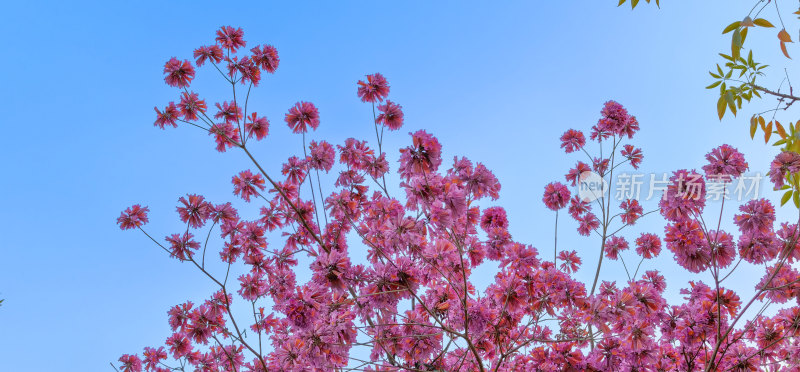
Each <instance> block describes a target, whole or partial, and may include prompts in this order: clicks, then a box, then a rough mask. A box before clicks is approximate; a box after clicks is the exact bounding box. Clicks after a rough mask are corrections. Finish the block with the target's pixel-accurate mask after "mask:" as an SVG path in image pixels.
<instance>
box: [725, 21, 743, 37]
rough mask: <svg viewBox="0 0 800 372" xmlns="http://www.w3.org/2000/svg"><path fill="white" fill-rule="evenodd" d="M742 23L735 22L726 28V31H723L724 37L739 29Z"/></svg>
mask: <svg viewBox="0 0 800 372" xmlns="http://www.w3.org/2000/svg"><path fill="white" fill-rule="evenodd" d="M741 23H742V22H740V21H736V22H733V23H731V24H729V25H728V27H725V29H724V30H722V34H723V35H724V34H727V33H728V32H731V31H733V30H735V29H737V28H738V27H739V25H740V24H741Z"/></svg>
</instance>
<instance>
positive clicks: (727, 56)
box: [719, 53, 733, 62]
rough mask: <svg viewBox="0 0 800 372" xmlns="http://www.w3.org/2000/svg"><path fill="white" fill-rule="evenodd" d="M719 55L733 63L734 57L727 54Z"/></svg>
mask: <svg viewBox="0 0 800 372" xmlns="http://www.w3.org/2000/svg"><path fill="white" fill-rule="evenodd" d="M719 55H720V56H722V58H725V59H727V60H728V61H731V62H733V57H731V56H729V55H727V54H723V53H719Z"/></svg>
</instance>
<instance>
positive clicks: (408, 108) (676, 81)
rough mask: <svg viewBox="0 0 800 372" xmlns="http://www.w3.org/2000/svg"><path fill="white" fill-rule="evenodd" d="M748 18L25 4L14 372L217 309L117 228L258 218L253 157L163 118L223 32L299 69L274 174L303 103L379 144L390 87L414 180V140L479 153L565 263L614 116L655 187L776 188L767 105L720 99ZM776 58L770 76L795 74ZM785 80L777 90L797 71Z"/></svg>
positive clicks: (286, 79) (197, 286)
mask: <svg viewBox="0 0 800 372" xmlns="http://www.w3.org/2000/svg"><path fill="white" fill-rule="evenodd" d="M397 3H398V4H400V2H397ZM748 4H749V2H732V1H725V0H714V1H703V2H691V4H688V2H684V1H675V0H665V1H662V9H661V10H657V9H656V8H655V7H654V6H652V5H651V6H647V5H646V4H643V5H642V6H640V8H638V9H636V10H635V11H633V12H632V11H631V10H630V9H629V8H617V7H616V6H615V5H616V1H615V0H602V1H601V0H592V1H548V2H534V1H514V2H511V1H509V2H471V1H437V2H430V1H404V2H402V5H392V3H391V2H388V1H381V2H374V1H361V2H347V1H335V2H334V1H329V2H317V3H303V4H301V2H299V1H292V2H280V3H274V2H264V1H260V2H254V3H253V4H251V5H244V4H242V3H227V2H188V1H184V2H149V1H140V2H125V3H123V2H115V4H114V5H104V4H102V3H99V2H98V3H94V4H90V3H83V2H49V3H44V2H35V3H34V2H20V1H17V2H8V3H6V4H4V5H3V8H4V9H3V12H2V15H0V31H2V34H3V35H4V38H3V40H4V42H3V53H4V55H5V56H6V57H4V58H2V61H0V67H2V68H0V85H1V86H2V89H0V100H2V102H3V105H2V108H0V110H2V116H0V117H2V121H0V125H1V126H2V129H3V133H5V136H6V137H5V138H6V140H5V141H4V146H2V147H0V154H1V155H2V159H3V165H2V173H3V177H2V181H0V191H2V192H0V205H2V208H0V232H2V240H0V298H5V299H6V301H5V303H4V304H3V305H2V307H0V345H2V347H0V371H52V370H59V371H107V370H110V366H109V365H108V362H110V361H114V362H116V359H117V358H118V357H119V356H120V355H121V354H123V353H133V352H136V353H140V352H141V349H142V347H144V346H150V345H159V344H162V343H163V341H164V339H165V338H166V337H167V336H168V335H169V329H168V325H167V318H166V311H167V309H168V308H169V307H170V306H172V305H174V304H177V303H179V302H183V301H185V300H187V299H189V300H194V301H195V302H197V301H199V300H201V299H203V298H205V297H206V296H207V295H208V294H210V293H211V292H212V290H213V287H212V286H211V283H209V282H208V281H207V280H205V278H203V277H202V276H201V274H199V273H198V272H196V271H195V270H193V269H192V268H190V267H189V266H188V265H182V264H180V263H178V262H177V261H175V260H172V259H169V258H167V257H166V256H165V254H164V252H162V251H161V250H160V249H158V248H157V247H155V246H153V245H152V244H151V243H150V242H148V241H147V240H146V238H144V237H143V236H141V234H139V233H135V232H131V231H127V232H122V231H120V230H119V229H118V228H117V226H116V224H115V219H116V217H117V216H118V215H119V212H120V211H121V210H122V209H124V208H125V207H127V206H129V205H131V204H134V203H142V204H145V205H149V206H150V208H151V210H152V213H151V215H150V217H151V223H150V224H149V230H150V231H151V232H152V233H153V234H155V235H156V236H164V235H167V234H168V233H173V232H175V231H177V230H178V229H179V221H178V219H177V215H176V213H175V206H176V203H177V198H178V197H180V196H182V195H184V194H185V193H187V192H190V193H201V194H204V195H206V196H207V197H208V198H209V199H210V200H211V201H213V202H223V201H229V200H230V201H235V202H236V205H237V206H241V207H242V208H243V209H242V211H243V215H244V216H245V217H246V218H247V217H249V218H253V217H254V215H253V214H249V215H248V213H250V212H251V211H253V206H244V204H243V203H242V202H241V201H238V200H234V197H233V195H232V194H231V191H232V187H231V185H230V177H231V176H232V175H233V174H235V173H237V172H239V171H241V170H243V169H247V168H248V167H249V166H248V164H247V162H246V159H244V158H243V156H242V155H241V154H238V153H225V154H219V153H217V152H216V151H215V150H214V149H213V143H212V139H211V138H210V137H208V136H207V135H205V134H203V133H201V132H200V131H197V130H192V129H189V128H180V129H177V130H167V131H161V130H158V129H157V128H154V127H153V124H152V123H153V120H154V118H155V117H154V112H153V106H156V105H157V106H163V105H164V104H166V103H167V102H168V101H170V100H177V99H178V94H177V92H176V91H175V90H174V89H172V88H169V87H167V86H166V85H164V83H163V80H162V73H161V69H162V66H163V64H164V62H165V61H166V60H168V59H169V58H170V57H172V56H175V57H178V58H180V59H183V58H191V52H192V50H193V49H194V48H195V47H197V46H200V45H204V44H208V43H211V42H212V40H213V35H214V31H215V30H216V29H217V28H218V27H219V26H222V25H232V26H236V27H243V29H244V31H245V38H246V40H247V41H248V42H249V44H248V45H251V44H252V45H254V44H259V43H268V44H272V45H274V46H275V47H277V48H278V51H279V53H280V57H281V63H280V67H279V69H278V72H277V74H275V75H274V76H268V77H266V78H265V80H264V81H263V83H262V86H261V87H260V88H258V89H257V90H254V92H253V94H252V96H251V104H252V105H254V107H255V110H256V111H258V113H259V114H262V115H266V116H267V117H268V118H269V119H270V120H271V122H272V127H271V130H270V132H271V137H269V138H268V139H267V140H265V141H263V142H261V143H259V144H258V145H257V146H258V147H257V148H256V149H255V151H256V154H257V155H258V156H259V158H260V159H262V162H263V163H265V164H266V165H267V168H268V170H271V171H272V172H277V171H278V170H279V166H280V163H281V162H282V161H283V160H285V159H286V158H287V157H288V156H289V155H291V154H296V153H297V152H298V151H300V149H301V148H300V142H299V141H300V139H299V137H297V136H292V135H291V134H290V132H289V129H288V128H286V126H285V125H284V124H283V122H282V117H283V114H284V113H285V112H286V110H287V109H288V108H289V107H290V106H291V105H292V104H293V103H294V102H296V101H299V100H309V101H312V102H314V103H315V104H316V105H317V106H318V107H319V110H320V114H321V118H322V125H321V127H320V128H319V130H318V131H316V132H315V133H314V134H313V136H312V138H315V139H326V140H328V141H329V142H332V143H334V144H340V143H342V142H343V140H344V139H346V138H348V137H356V138H362V139H368V140H371V139H374V137H372V136H373V135H374V132H371V131H372V130H373V129H372V127H371V126H370V125H371V123H370V120H371V111H370V109H369V107H368V106H367V105H366V104H363V103H361V102H360V101H359V100H358V98H357V97H356V95H355V90H356V81H357V80H359V79H363V78H364V75H365V74H369V73H374V72H381V73H382V74H384V75H385V76H386V77H387V79H388V80H389V82H390V84H391V86H392V90H391V95H390V98H391V99H392V100H393V101H396V102H398V103H400V104H401V105H403V107H404V109H405V114H406V126H405V127H404V128H403V130H402V131H400V132H395V133H392V134H391V135H388V136H387V139H386V140H385V144H384V148H385V149H389V150H388V154H389V160H390V166H391V168H392V171H395V170H396V168H397V163H396V159H397V155H398V153H397V151H396V149H398V148H399V147H401V146H406V145H407V144H408V143H409V136H408V135H407V132H409V131H415V130H417V129H423V128H424V129H426V130H428V131H429V132H431V133H433V134H434V135H436V136H437V137H438V138H439V139H440V141H441V143H442V145H443V147H444V156H443V157H444V159H445V164H448V163H450V159H452V158H453V156H455V155H459V156H467V157H468V158H470V159H472V160H473V161H480V162H483V163H484V164H485V165H486V166H487V167H489V168H490V169H492V170H493V171H494V172H495V174H496V175H497V177H498V178H499V180H500V182H501V183H502V185H503V189H502V191H501V198H500V199H499V200H498V201H497V202H496V203H495V204H498V205H502V206H504V207H505V208H506V209H507V210H508V212H509V218H510V226H511V230H510V231H511V233H512V235H513V236H514V238H515V239H516V240H518V241H521V242H525V243H529V244H533V245H535V246H537V247H539V248H540V251H541V252H551V249H552V248H551V247H552V245H551V244H552V238H553V236H552V228H553V225H552V223H553V214H552V213H551V212H550V211H548V210H546V209H545V208H544V206H543V205H542V202H541V194H542V190H543V187H544V185H545V184H546V183H548V182H550V181H553V180H558V181H562V182H563V175H564V174H565V173H566V171H567V170H568V167H570V166H572V165H574V163H575V161H577V160H579V158H578V157H577V156H565V155H564V154H563V153H562V152H561V151H560V149H559V142H558V137H559V136H560V135H561V133H563V132H564V131H565V130H566V129H568V128H577V129H581V130H588V129H589V127H591V125H593V124H594V123H595V122H596V121H597V119H598V117H599V110H600V108H601V107H602V104H603V102H605V101H606V100H608V99H614V100H617V101H619V102H621V103H622V104H623V105H625V106H626V107H627V108H628V109H629V111H630V112H631V113H632V114H634V115H636V116H637V118H638V120H639V122H640V124H641V128H642V129H641V132H640V134H639V135H638V138H637V139H636V140H635V144H636V145H637V146H640V147H642V148H643V150H644V154H645V161H644V163H643V169H644V170H645V171H647V172H650V171H652V172H661V173H663V172H668V171H672V170H675V169H679V168H699V167H700V166H702V165H703V164H704V160H703V155H704V154H705V153H706V152H708V151H709V150H710V149H711V148H713V147H716V146H718V145H720V144H722V143H729V144H731V145H733V146H735V147H738V148H739V149H740V150H741V151H742V152H744V153H745V155H746V157H747V160H748V161H749V162H750V164H751V170H752V171H760V172H762V173H764V172H766V169H767V165H768V162H769V160H770V159H771V157H772V156H774V153H775V150H773V149H772V148H768V147H765V146H764V145H763V143H759V142H753V141H751V140H750V138H749V136H748V135H747V114H749V113H751V112H753V111H754V110H755V109H757V108H758V107H761V106H759V105H753V106H750V107H749V108H748V109H747V110H746V114H745V115H742V116H740V117H739V118H736V119H733V118H732V117H726V119H725V120H724V121H722V122H720V121H719V120H717V118H716V113H715V110H714V104H715V102H716V97H715V96H714V92H710V91H706V90H704V89H703V87H704V86H706V85H708V84H709V83H710V82H711V80H710V77H709V76H708V74H707V71H708V69H709V68H711V67H712V66H713V64H714V63H716V62H717V61H718V59H719V58H718V57H717V52H718V51H722V50H725V48H727V43H728V39H727V38H725V37H723V36H722V35H720V31H721V29H722V28H723V27H724V26H725V25H727V24H728V23H730V22H731V21H733V20H736V19H739V18H741V15H742V14H744V13H746V12H747V11H748V10H749V6H748ZM773 38H774V36H772V35H770V36H769V37H766V36H765V37H764V38H760V37H759V36H758V35H753V36H750V38H749V40H748V43H750V42H752V43H761V42H769V43H772V42H773V41H774V40H773ZM774 44H775V45H774V48H772V51H774V52H775V53H774V54H772V53H771V52H770V53H765V54H764V55H763V58H764V59H766V60H770V59H772V60H775V61H778V58H777V56H778V54H779V53H780V52H779V51H778V47H777V42H776V41H775V43H774ZM780 61H783V60H780ZM770 71H772V72H775V73H773V75H772V77H771V78H770V82H774V83H775V84H777V82H779V80H780V76H778V75H780V73H782V71H781V69H778V68H773V69H771V70H770ZM220 87H221V85H220V84H219V80H218V77H217V76H216V75H215V72H214V71H213V70H209V69H208V68H203V69H200V71H199V73H198V78H197V80H196V84H195V85H193V90H196V91H198V92H199V93H201V95H202V96H205V97H207V98H208V99H209V100H210V101H214V100H215V99H221V98H226V97H224V96H223V94H225V93H227V92H221V91H220V90H219V88H220ZM324 181H325V180H324ZM327 181H328V182H329V183H328V185H331V184H332V179H330V178H328V179H327ZM389 181H390V182H391V183H394V184H396V183H397V182H398V178H397V176H396V175H394V173H393V174H392V176H391V177H389ZM331 189H332V188H331V187H330V186H329V187H328V190H331ZM764 195H767V196H770V197H773V198H774V197H775V194H773V193H771V192H766V193H764ZM654 205H655V204H654V203H653V202H652V201H651V202H650V203H649V204H647V203H646V209H648V210H649V209H652V208H653V206H654ZM712 205H716V204H712ZM717 208H718V207H717ZM726 208H727V206H726ZM727 212H729V213H727V214H726V217H725V219H726V221H728V222H725V223H724V224H723V225H724V226H728V227H729V228H730V225H731V224H730V219H731V216H732V214H731V213H730V212H732V210H731V209H728V210H727ZM780 214H781V216H782V217H783V218H784V219H786V218H788V216H787V214H788V211H787V210H781V212H780ZM648 218H649V221H643V222H642V223H641V224H639V225H637V228H636V229H634V230H632V232H638V231H651V232H656V233H658V234H659V235H663V222H662V221H661V220H660V217H658V216H653V217H652V218H650V217H648ZM559 227H560V229H561V233H560V234H559V244H560V248H562V249H575V250H577V251H578V252H579V254H580V255H581V257H582V258H583V260H584V267H583V268H582V270H581V271H580V272H579V273H578V277H579V278H581V279H582V280H584V281H590V280H591V277H592V276H593V270H594V264H595V262H596V260H597V249H598V246H599V242H598V241H597V239H596V238H583V237H577V234H575V233H574V229H575V227H576V224H575V223H574V222H573V221H568V220H567V219H562V224H559ZM629 236H630V235H629ZM635 236H638V233H637V234H636V235H635ZM273 244H275V245H279V244H280V242H278V241H274V242H273ZM627 254H628V255H627V257H631V258H629V260H633V256H632V253H631V252H630V251H628V252H627ZM545 257H549V256H545ZM653 268H658V269H660V270H662V271H663V273H664V274H665V276H666V277H667V280H668V293H670V296H672V298H673V299H674V298H675V296H676V293H677V291H678V289H679V288H680V287H681V286H683V285H685V283H686V281H687V280H699V279H702V280H706V281H708V280H709V279H710V278H709V277H708V274H706V276H702V275H700V276H695V275H687V273H686V272H685V271H684V270H681V269H678V268H677V266H676V264H674V263H672V254H671V253H670V252H669V251H667V250H666V249H665V250H664V251H663V252H662V255H661V257H660V258H659V259H657V260H654V261H652V262H645V264H643V269H648V270H649V269H653ZM490 271H491V270H489V269H487V271H486V272H490ZM757 272H758V271H757V270H756V269H755V268H752V267H744V268H743V269H742V272H741V273H740V274H741V276H740V279H737V280H738V282H737V283H735V285H734V288H744V290H743V291H742V294H743V295H744V296H749V294H750V293H752V287H753V284H754V283H753V281H754V280H756V277H755V276H754V275H757V274H756V273H757ZM622 273H623V271H622V267H621V264H620V263H619V262H607V264H606V266H604V271H603V274H602V277H603V278H606V279H611V280H614V279H616V280H620V279H624V274H622ZM748 298H749V297H748Z"/></svg>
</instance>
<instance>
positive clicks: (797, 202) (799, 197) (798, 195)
mask: <svg viewBox="0 0 800 372" xmlns="http://www.w3.org/2000/svg"><path fill="white" fill-rule="evenodd" d="M793 196H794V197H793V199H794V206H795V207H797V208H800V191H798V190H795V192H794V195H793Z"/></svg>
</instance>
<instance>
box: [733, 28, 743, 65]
mask: <svg viewBox="0 0 800 372" xmlns="http://www.w3.org/2000/svg"><path fill="white" fill-rule="evenodd" d="M741 49H742V33H741V32H739V30H738V29H737V30H736V31H734V32H733V37H731V56H732V57H733V59H734V60H738V59H739V52H740V51H741Z"/></svg>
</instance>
